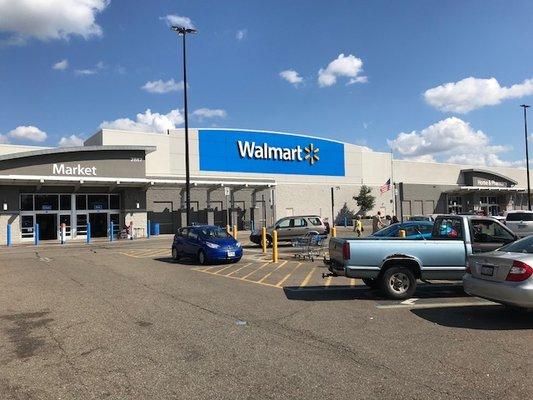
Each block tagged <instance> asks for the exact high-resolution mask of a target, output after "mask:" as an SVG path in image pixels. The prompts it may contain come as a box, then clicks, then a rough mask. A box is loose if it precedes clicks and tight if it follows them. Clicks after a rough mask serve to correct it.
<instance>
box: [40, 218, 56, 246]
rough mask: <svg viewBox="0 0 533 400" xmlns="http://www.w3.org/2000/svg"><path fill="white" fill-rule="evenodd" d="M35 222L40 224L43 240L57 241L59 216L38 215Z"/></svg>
mask: <svg viewBox="0 0 533 400" xmlns="http://www.w3.org/2000/svg"><path fill="white" fill-rule="evenodd" d="M35 222H36V223H38V224H39V238H40V239H41V240H55V239H57V214H37V215H36V216H35Z"/></svg>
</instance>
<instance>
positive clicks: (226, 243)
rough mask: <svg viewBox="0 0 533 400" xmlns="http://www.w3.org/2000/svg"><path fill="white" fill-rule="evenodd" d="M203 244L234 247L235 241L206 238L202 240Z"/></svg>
mask: <svg viewBox="0 0 533 400" xmlns="http://www.w3.org/2000/svg"><path fill="white" fill-rule="evenodd" d="M204 242H210V243H216V244H218V245H219V246H235V245H237V241H236V240H235V239H233V238H213V237H206V238H205V239H204Z"/></svg>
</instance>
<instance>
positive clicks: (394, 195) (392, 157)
mask: <svg viewBox="0 0 533 400" xmlns="http://www.w3.org/2000/svg"><path fill="white" fill-rule="evenodd" d="M390 183H391V186H392V215H396V186H395V185H394V152H393V149H392V146H391V148H390Z"/></svg>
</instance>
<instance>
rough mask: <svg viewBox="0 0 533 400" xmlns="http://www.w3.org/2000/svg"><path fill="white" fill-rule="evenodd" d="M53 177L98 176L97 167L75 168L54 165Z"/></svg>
mask: <svg viewBox="0 0 533 400" xmlns="http://www.w3.org/2000/svg"><path fill="white" fill-rule="evenodd" d="M52 175H73V176H84V175H85V176H96V167H95V166H92V167H86V166H83V165H80V164H78V165H74V166H68V165H67V166H65V164H54V165H52Z"/></svg>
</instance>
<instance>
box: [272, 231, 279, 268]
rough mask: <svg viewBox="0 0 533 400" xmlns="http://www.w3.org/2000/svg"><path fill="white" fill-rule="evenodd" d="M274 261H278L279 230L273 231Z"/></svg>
mask: <svg viewBox="0 0 533 400" xmlns="http://www.w3.org/2000/svg"><path fill="white" fill-rule="evenodd" d="M272 262H278V231H277V230H275V229H274V231H273V232H272Z"/></svg>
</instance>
